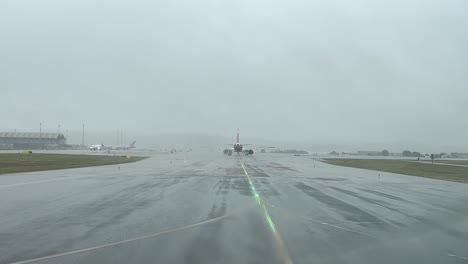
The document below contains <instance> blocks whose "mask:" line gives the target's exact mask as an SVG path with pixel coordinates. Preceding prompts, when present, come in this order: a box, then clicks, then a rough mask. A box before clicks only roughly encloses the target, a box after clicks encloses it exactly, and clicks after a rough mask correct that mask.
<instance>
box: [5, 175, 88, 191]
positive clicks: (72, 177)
mask: <svg viewBox="0 0 468 264" xmlns="http://www.w3.org/2000/svg"><path fill="white" fill-rule="evenodd" d="M84 177H90V176H89V175H85V176H83V175H81V176H69V177H66V178H59V179H48V180H41V181H32V182H21V183H14V184H7V185H0V189H1V188H8V187H17V186H23V185H30V184H38V183H45V182H54V181H65V180H72V179H78V178H84Z"/></svg>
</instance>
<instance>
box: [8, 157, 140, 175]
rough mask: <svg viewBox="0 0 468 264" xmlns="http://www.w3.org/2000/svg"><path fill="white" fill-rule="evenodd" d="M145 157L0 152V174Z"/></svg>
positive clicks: (132, 160) (85, 165) (118, 162)
mask: <svg viewBox="0 0 468 264" xmlns="http://www.w3.org/2000/svg"><path fill="white" fill-rule="evenodd" d="M145 158H146V157H130V158H126V157H121V156H102V155H65V154H36V153H33V154H16V153H1V154H0V174H5V173H15V172H27V171H42V170H59V169H69V168H80V167H92V166H102V165H112V164H120V163H129V162H135V161H139V160H142V159H145Z"/></svg>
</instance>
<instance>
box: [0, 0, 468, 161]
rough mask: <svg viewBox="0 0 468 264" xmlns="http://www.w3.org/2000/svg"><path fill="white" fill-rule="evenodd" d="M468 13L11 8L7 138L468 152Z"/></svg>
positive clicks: (108, 5) (72, 1) (2, 77)
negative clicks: (259, 142)
mask: <svg viewBox="0 0 468 264" xmlns="http://www.w3.org/2000/svg"><path fill="white" fill-rule="evenodd" d="M467 10H468V1H466V0H459V1H456V0H412V1H411V0H409V1H408V0H401V1H398V0H397V1H378V0H353V1H347V0H341V1H340V0H322V1H318V0H317V1H312V0H303V1H298V0H256V1H252V0H198V1H189V0H185V1H180V0H179V1H176V0H166V1H156V0H155V1H141V0H137V1H133V0H132V1H130V0H125V1H119V0H112V1H110V0H56V1H53V0H34V1H25V0H2V1H1V2H0V92H1V93H0V96H1V103H0V120H1V124H0V130H2V131H11V130H15V129H16V130H17V131H22V130H25V131H35V130H38V127H39V122H43V124H44V125H43V127H44V129H45V130H49V131H51V132H55V131H56V130H57V125H58V124H61V126H62V129H63V130H65V129H68V130H69V131H70V133H71V134H72V133H75V139H76V138H77V137H78V136H77V135H79V133H80V132H79V131H80V130H81V125H82V124H83V123H86V128H87V131H89V133H90V137H91V138H92V139H95V140H101V141H105V140H106V138H105V135H106V134H107V135H109V136H108V138H112V139H113V140H112V141H111V142H110V143H115V141H116V140H115V138H116V133H117V132H116V131H117V130H119V129H120V130H124V131H125V134H126V136H127V137H129V138H130V137H138V136H141V137H146V138H148V137H151V135H152V134H161V133H162V134H164V133H165V134H170V133H179V134H180V133H183V134H186V133H198V134H211V135H220V136H227V137H232V138H233V139H234V135H235V131H236V129H237V128H240V129H241V132H243V134H242V135H244V136H245V137H244V138H248V139H259V138H260V139H268V140H278V141H285V140H286V141H287V140H289V141H291V140H293V141H304V142H316V143H321V144H326V143H329V144H336V143H340V144H356V143H363V144H364V143H369V144H371V143H372V144H382V146H383V147H386V146H387V147H388V146H390V147H391V146H392V144H394V143H395V142H400V143H402V142H403V143H405V144H406V143H408V144H409V145H411V144H412V145H411V146H426V149H430V146H444V147H447V148H451V149H453V150H466V151H467V152H468V136H467V135H468V119H467V118H466V117H467V116H468V66H467V63H468V51H467V49H468V16H467V15H466V11H467ZM93 133H94V135H93ZM97 135H98V136H97ZM103 137H104V139H103ZM98 138H99V139H98ZM107 140H108V141H110V140H109V139H107ZM75 142H76V143H79V142H80V140H76V141H75ZM88 143H90V144H91V143H96V142H88Z"/></svg>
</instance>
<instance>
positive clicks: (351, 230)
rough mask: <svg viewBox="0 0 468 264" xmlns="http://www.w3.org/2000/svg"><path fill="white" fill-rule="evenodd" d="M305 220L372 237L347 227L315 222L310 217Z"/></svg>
mask: <svg viewBox="0 0 468 264" xmlns="http://www.w3.org/2000/svg"><path fill="white" fill-rule="evenodd" d="M304 218H305V219H307V220H310V221H313V222H316V223H319V224H322V225H327V226H331V227H334V228H337V229H341V230H346V231H349V232H353V233H356V234H360V235H363V236H367V237H372V236H371V235H368V234H366V233H362V232H359V231H357V230H353V229H349V228H346V227H341V226H337V225H333V224H330V223H326V222H322V221H318V220H315V219H312V218H308V217H304ZM372 238H373V237H372Z"/></svg>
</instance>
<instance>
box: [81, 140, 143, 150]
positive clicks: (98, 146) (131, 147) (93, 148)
mask: <svg viewBox="0 0 468 264" xmlns="http://www.w3.org/2000/svg"><path fill="white" fill-rule="evenodd" d="M135 144H136V140H134V141H133V142H132V143H130V145H128V146H104V144H100V145H91V146H89V147H88V148H89V149H90V150H131V149H133V148H135Z"/></svg>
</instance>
